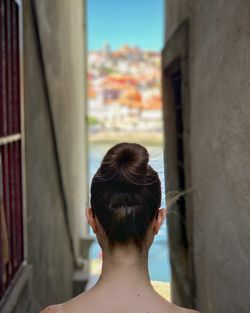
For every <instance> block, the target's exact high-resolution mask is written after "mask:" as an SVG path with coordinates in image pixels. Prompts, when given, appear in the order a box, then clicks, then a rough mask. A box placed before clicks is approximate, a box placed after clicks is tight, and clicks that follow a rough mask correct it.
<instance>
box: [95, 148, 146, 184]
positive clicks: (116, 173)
mask: <svg viewBox="0 0 250 313" xmlns="http://www.w3.org/2000/svg"><path fill="white" fill-rule="evenodd" d="M148 161H149V154H148V151H147V149H146V148H145V147H143V146H142V145H140V144H137V143H127V142H123V143H119V144H117V145H115V146H114V147H112V148H111V149H109V150H108V152H107V153H106V155H105V156H104V158H103V161H102V164H101V167H100V171H101V174H102V176H104V177H106V178H111V177H112V178H113V179H112V182H113V183H117V184H119V185H121V186H122V187H123V188H124V187H128V188H129V187H132V188H136V187H140V186H141V185H142V184H143V182H144V180H145V175H146V173H147V166H148Z"/></svg>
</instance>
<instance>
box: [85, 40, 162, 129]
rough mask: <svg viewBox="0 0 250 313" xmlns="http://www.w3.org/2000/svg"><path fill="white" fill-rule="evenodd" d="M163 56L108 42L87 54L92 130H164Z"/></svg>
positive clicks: (89, 118) (89, 115) (90, 125)
mask: <svg viewBox="0 0 250 313" xmlns="http://www.w3.org/2000/svg"><path fill="white" fill-rule="evenodd" d="M160 69H161V57H160V53H159V52H157V51H145V50H142V49H140V48H139V47H132V46H129V45H123V46H122V47H121V48H120V49H118V50H115V51H112V50H111V47H110V45H109V44H108V43H106V44H105V45H104V47H103V49H102V50H99V51H92V52H89V55H88V121H89V129H90V133H91V134H93V133H96V132H100V131H101V132H102V134H104V133H105V131H116V132H130V131H133V132H135V131H136V132H140V131H142V132H144V133H145V131H146V132H159V133H161V132H162V111H161V109H162V99H161V76H160Z"/></svg>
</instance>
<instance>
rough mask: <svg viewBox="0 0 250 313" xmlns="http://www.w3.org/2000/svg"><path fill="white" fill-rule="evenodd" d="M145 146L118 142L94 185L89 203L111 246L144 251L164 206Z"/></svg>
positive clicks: (99, 170) (96, 175)
mask: <svg viewBox="0 0 250 313" xmlns="http://www.w3.org/2000/svg"><path fill="white" fill-rule="evenodd" d="M148 161H149V154H148V151H147V149H146V148H145V147H143V146H142V145H139V144H136V143H126V142H124V143H119V144H117V145H115V146H114V147H112V148H111V149H109V150H108V152H107V153H106V155H105V156H104V158H103V160H102V162H101V165H100V167H99V169H98V170H97V172H96V174H95V175H94V177H93V179H92V183H91V198H90V204H91V207H92V209H93V212H94V214H96V216H97V218H98V221H99V222H100V224H101V225H102V227H103V229H104V231H105V233H106V234H107V237H108V240H109V244H110V246H112V247H113V246H114V245H115V244H128V243H134V244H135V245H136V246H137V247H138V248H142V246H143V242H144V240H145V236H146V232H147V229H148V227H149V224H150V223H151V222H152V220H153V219H154V217H156V216H157V213H158V209H159V207H160V205H161V183H160V180H159V176H158V174H157V172H156V171H154V170H153V168H152V167H151V166H150V165H149V164H148Z"/></svg>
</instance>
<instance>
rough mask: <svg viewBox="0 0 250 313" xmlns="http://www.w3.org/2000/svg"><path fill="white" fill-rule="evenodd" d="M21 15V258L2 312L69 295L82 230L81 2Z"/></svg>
mask: <svg viewBox="0 0 250 313" xmlns="http://www.w3.org/2000/svg"><path fill="white" fill-rule="evenodd" d="M22 20H23V33H22V35H23V50H22V54H23V55H22V60H23V78H24V79H23V86H22V91H23V93H24V131H25V149H24V157H25V159H24V164H25V171H24V174H25V185H26V192H25V195H24V196H25V200H26V201H25V203H26V205H25V217H24V219H25V230H26V233H27V234H26V235H27V236H26V241H25V242H26V243H25V251H26V262H25V263H24V266H23V270H22V271H20V275H19V277H18V279H17V280H16V281H15V282H14V286H13V290H11V292H10V295H9V296H8V297H7V298H6V301H5V302H6V303H5V306H4V307H3V312H15V313H27V312H29V313H36V312H39V311H40V310H41V309H42V308H44V307H45V306H47V305H49V304H55V303H60V302H64V301H66V300H68V299H69V298H71V297H72V296H73V274H74V271H75V269H76V268H77V265H78V264H77V261H78V258H79V256H80V252H79V246H80V239H81V238H82V237H83V236H84V235H86V234H87V222H86V218H85V212H84V209H85V207H86V205H87V200H88V199H87V196H88V192H87V190H88V189H87V187H88V186H87V148H86V147H87V144H86V129H85V128H86V123H85V121H86V101H85V97H86V89H85V74H86V63H85V59H86V53H85V48H86V47H85V42H84V39H85V16H84V2H83V1H81V0H74V1H73V2H72V1H68V0H53V1H51V0H45V1H32V0H29V1H23V11H22ZM1 312H2V311H1Z"/></svg>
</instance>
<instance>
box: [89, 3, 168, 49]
mask: <svg viewBox="0 0 250 313" xmlns="http://www.w3.org/2000/svg"><path fill="white" fill-rule="evenodd" d="M87 23H88V26H87V27H88V35H87V36H88V49H89V50H90V51H93V50H99V49H101V48H102V47H103V46H104V44H105V43H106V42H108V43H109V44H110V46H111V49H112V50H115V49H117V48H119V47H121V46H122V45H124V44H129V45H131V46H139V47H140V48H142V49H144V50H155V51H160V50H161V49H162V47H163V31H164V0H87Z"/></svg>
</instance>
